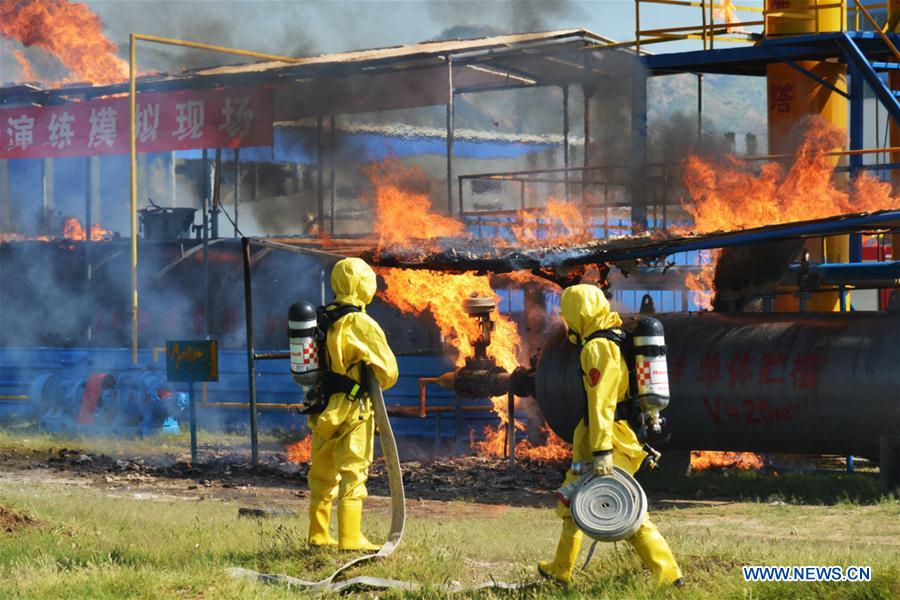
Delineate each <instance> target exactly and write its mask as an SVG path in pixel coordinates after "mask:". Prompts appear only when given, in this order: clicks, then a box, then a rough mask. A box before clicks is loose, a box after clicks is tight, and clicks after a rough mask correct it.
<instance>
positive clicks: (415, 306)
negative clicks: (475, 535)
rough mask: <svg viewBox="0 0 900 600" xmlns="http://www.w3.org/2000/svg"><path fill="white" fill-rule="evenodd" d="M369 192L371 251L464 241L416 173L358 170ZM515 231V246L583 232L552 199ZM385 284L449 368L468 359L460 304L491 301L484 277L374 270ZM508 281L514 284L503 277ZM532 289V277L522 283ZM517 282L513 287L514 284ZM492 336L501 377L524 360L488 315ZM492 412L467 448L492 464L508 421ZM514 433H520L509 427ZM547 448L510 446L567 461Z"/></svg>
mask: <svg viewBox="0 0 900 600" xmlns="http://www.w3.org/2000/svg"><path fill="white" fill-rule="evenodd" d="M366 174H367V176H368V177H369V179H370V181H371V182H372V184H373V186H374V188H375V192H374V194H373V205H374V208H375V224H374V230H375V233H376V235H378V238H379V248H384V247H386V246H388V245H392V244H408V245H411V244H417V245H421V244H423V243H424V244H429V243H432V244H436V242H437V238H440V237H454V238H464V237H469V234H468V233H467V231H466V229H465V225H464V223H463V222H462V221H460V220H458V219H455V218H452V217H449V216H446V215H441V214H436V213H435V212H433V209H432V203H431V200H430V198H429V197H428V194H427V190H428V187H429V182H428V181H427V179H426V177H425V176H424V174H423V173H422V172H421V170H419V169H409V168H407V167H403V166H402V165H400V164H399V163H396V162H394V161H386V162H383V163H380V164H378V165H373V166H370V167H368V168H367V169H366ZM519 217H520V224H519V225H518V226H514V227H513V233H514V235H515V236H516V238H517V241H518V242H520V243H532V242H534V243H537V242H540V243H548V242H553V241H557V242H565V241H569V242H571V241H577V240H582V239H587V238H588V237H589V236H590V232H589V230H588V228H587V225H586V223H585V219H584V217H583V214H582V213H581V211H580V209H579V207H578V206H577V205H575V204H570V203H566V202H560V201H556V200H553V199H550V201H549V202H548V203H547V207H546V209H545V210H543V211H540V212H535V211H521V212H520V214H519ZM378 272H379V274H380V275H381V276H382V278H383V279H384V282H385V287H384V290H383V291H382V292H381V297H382V298H383V299H384V300H385V301H386V302H388V303H389V304H391V305H392V306H395V307H396V308H398V309H399V310H401V311H402V312H404V313H409V314H416V315H420V314H423V313H426V312H427V313H429V314H430V315H431V316H432V317H433V318H434V321H435V323H436V324H437V326H438V329H439V330H440V332H441V335H442V336H443V338H444V341H445V342H446V343H447V344H448V345H449V346H451V347H452V348H453V350H454V352H455V356H454V360H455V362H456V365H457V366H463V365H464V364H465V359H466V358H467V357H469V356H472V354H473V351H474V346H473V343H474V341H475V340H476V339H477V338H478V336H479V328H478V322H477V320H476V319H474V318H473V317H472V316H471V315H469V314H467V313H466V312H465V310H464V309H463V306H462V301H463V299H465V298H466V297H469V296H472V295H477V296H484V297H489V298H494V299H495V300H496V299H498V296H497V294H496V293H494V290H493V289H492V288H491V284H490V280H489V278H488V277H487V276H485V275H477V274H475V273H461V274H450V273H442V272H436V271H427V270H406V269H388V268H382V269H379V270H378ZM510 279H511V280H517V279H516V278H515V277H511V278H510ZM526 279H528V280H529V281H533V280H534V279H535V277H534V276H533V275H530V274H529V276H528V277H527V278H526ZM518 281H521V280H518ZM492 320H493V321H494V330H493V332H492V333H491V344H490V346H489V347H488V354H489V355H490V356H492V357H493V358H494V359H495V360H496V362H497V364H498V365H499V366H501V367H503V368H504V369H506V370H507V371H512V370H514V369H515V368H516V367H517V366H518V365H519V364H521V363H522V362H523V361H522V359H523V358H524V357H523V356H520V352H519V351H520V348H522V343H521V338H520V336H519V331H518V327H517V325H516V323H515V322H514V321H512V320H511V319H510V318H509V317H507V316H505V315H501V314H499V313H494V314H493V315H492ZM493 403H494V412H495V413H496V414H497V416H498V417H499V418H500V425H499V426H498V427H496V428H493V427H487V428H485V430H484V436H485V439H484V440H481V441H478V442H475V441H474V440H473V441H472V447H473V448H474V449H475V450H476V451H477V452H478V453H479V454H482V455H486V456H494V457H499V456H503V454H504V438H505V435H506V434H505V428H506V423H507V422H508V420H509V415H508V413H507V406H506V399H505V398H504V397H501V398H496V399H494V400H493ZM515 426H516V428H517V429H519V430H521V429H524V426H523V425H522V424H521V423H519V422H516V424H515ZM546 434H547V443H546V444H544V445H534V444H531V443H530V442H528V441H527V440H522V441H520V442H519V443H518V444H517V447H516V451H517V453H518V454H521V455H522V456H525V457H533V458H535V459H539V460H551V459H555V458H560V457H562V458H565V457H566V456H569V455H570V450H569V449H568V448H567V445H566V444H565V443H564V442H562V440H560V439H559V438H558V437H557V436H556V435H555V434H553V433H552V432H550V430H549V429H546Z"/></svg>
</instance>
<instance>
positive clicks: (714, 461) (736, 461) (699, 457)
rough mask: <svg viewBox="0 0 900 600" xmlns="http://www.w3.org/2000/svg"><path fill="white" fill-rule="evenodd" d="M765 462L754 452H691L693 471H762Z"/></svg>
mask: <svg viewBox="0 0 900 600" xmlns="http://www.w3.org/2000/svg"><path fill="white" fill-rule="evenodd" d="M765 465H766V462H765V460H764V459H763V457H762V456H760V455H759V454H754V453H752V452H715V451H703V450H694V451H692V452H691V471H703V470H705V469H712V468H728V469H762V468H763V467H764V466H765Z"/></svg>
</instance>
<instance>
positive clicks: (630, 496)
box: [569, 467, 647, 542]
mask: <svg viewBox="0 0 900 600" xmlns="http://www.w3.org/2000/svg"><path fill="white" fill-rule="evenodd" d="M569 509H570V510H571V512H572V519H573V520H574V521H575V524H576V525H578V528H579V529H581V530H582V531H584V532H585V533H586V534H588V535H589V536H591V537H592V538H594V539H595V540H599V541H601V542H617V541H619V540H624V539H626V538H629V537H631V536H633V535H634V534H635V533H637V530H638V529H639V528H640V526H641V523H643V522H644V518H645V517H646V516H647V495H646V494H645V493H644V489H643V488H642V487H641V486H640V484H639V483H638V482H637V480H635V478H634V477H632V476H631V475H629V474H628V472H626V471H625V470H623V469H621V468H619V467H614V468H613V473H612V475H608V476H606V477H595V476H587V477H586V478H585V481H584V483H582V484H581V485H580V486H578V489H577V490H575V493H574V494H573V495H572V501H571V504H570V505H569Z"/></svg>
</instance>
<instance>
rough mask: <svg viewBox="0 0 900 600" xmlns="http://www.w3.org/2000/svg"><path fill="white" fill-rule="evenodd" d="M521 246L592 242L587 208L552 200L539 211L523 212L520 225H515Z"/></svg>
mask: <svg viewBox="0 0 900 600" xmlns="http://www.w3.org/2000/svg"><path fill="white" fill-rule="evenodd" d="M511 229H512V233H513V235H514V236H515V238H516V242H517V243H519V244H528V243H535V242H540V243H542V244H550V243H562V242H565V243H576V242H583V241H587V240H589V239H592V237H593V236H592V235H591V232H590V230H589V228H588V221H587V219H585V215H584V207H582V206H579V205H577V204H575V203H572V202H566V201H564V200H556V199H555V198H549V199H548V200H547V203H546V205H545V206H544V207H543V209H541V210H540V211H533V210H520V211H519V224H517V225H513V226H512V228H511Z"/></svg>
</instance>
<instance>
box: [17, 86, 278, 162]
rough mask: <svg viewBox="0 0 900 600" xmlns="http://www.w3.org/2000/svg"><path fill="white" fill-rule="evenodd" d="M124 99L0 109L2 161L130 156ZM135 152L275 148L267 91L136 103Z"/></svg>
mask: <svg viewBox="0 0 900 600" xmlns="http://www.w3.org/2000/svg"><path fill="white" fill-rule="evenodd" d="M128 116H129V111H128V97H127V96H126V97H120V98H111V99H100V100H86V101H83V102H70V103H67V104H60V105H56V106H43V107H21V108H5V109H2V110H0V159H4V158H52V157H61V156H85V155H98V154H127V153H128V141H129V140H128V136H129V127H128ZM136 117H137V118H136V122H137V149H138V152H168V151H172V150H188V149H194V148H237V147H247V146H271V145H272V90H271V88H269V87H264V86H247V87H227V88H219V89H208V90H183V91H176V92H145V93H140V94H138V97H137V114H136Z"/></svg>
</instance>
